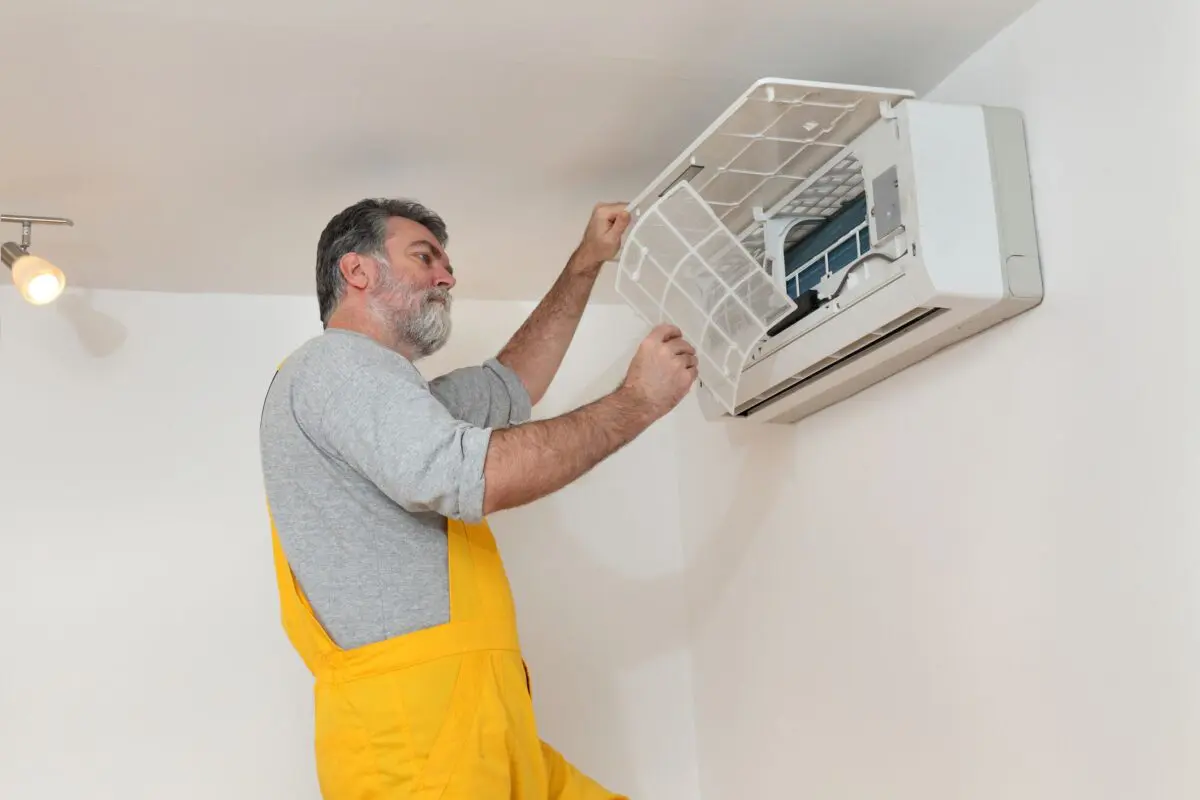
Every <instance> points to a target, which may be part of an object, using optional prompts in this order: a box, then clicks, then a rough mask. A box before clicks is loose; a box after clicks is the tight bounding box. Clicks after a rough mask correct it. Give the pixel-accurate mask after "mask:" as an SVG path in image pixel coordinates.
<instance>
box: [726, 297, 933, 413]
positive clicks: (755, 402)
mask: <svg viewBox="0 0 1200 800" xmlns="http://www.w3.org/2000/svg"><path fill="white" fill-rule="evenodd" d="M944 311H946V309H944V308H923V307H922V308H914V309H912V310H911V311H909V312H907V313H905V314H902V315H900V316H899V317H897V318H896V319H894V320H892V321H891V322H888V323H887V324H885V325H881V326H879V327H878V328H876V329H875V330H873V331H871V332H870V333H869V334H867V335H866V336H864V337H862V338H861V339H859V340H857V341H856V342H854V343H853V344H851V345H848V346H847V347H843V348H842V349H841V350H839V351H837V352H836V353H834V354H833V355H832V356H829V357H828V358H825V359H822V360H821V361H818V362H817V363H816V364H813V365H812V366H811V367H809V368H808V369H806V370H804V371H803V372H800V373H798V374H796V375H793V376H792V377H790V378H788V379H787V380H784V381H780V382H779V383H777V384H775V385H774V386H772V387H771V388H770V389H768V390H767V391H765V392H763V393H762V394H759V395H758V396H757V397H754V398H751V400H750V401H749V402H748V403H747V404H746V405H745V406H744V407H742V408H740V409H738V412H737V413H738V416H743V417H744V416H746V415H748V414H750V413H752V412H753V411H754V410H755V409H756V408H758V407H759V406H761V405H763V404H764V403H769V402H771V401H772V400H775V399H778V398H780V397H783V396H785V394H787V393H790V392H794V391H797V390H799V389H800V388H802V387H803V386H805V385H806V384H809V383H811V382H812V381H815V380H816V379H817V378H820V377H823V376H824V375H827V374H828V373H830V372H832V371H834V370H836V369H840V368H842V367H845V366H847V365H849V364H850V363H852V362H853V361H854V360H855V359H857V358H861V357H862V356H865V355H866V354H867V353H870V352H871V351H873V350H875V349H877V348H879V347H882V346H883V345H885V344H887V343H888V342H890V341H893V340H895V339H897V338H899V337H901V336H903V335H904V334H906V333H908V332H910V331H912V330H914V329H916V328H917V327H919V326H920V325H922V324H923V323H926V322H928V321H930V320H932V319H934V318H935V317H937V316H938V315H940V314H941V313H942V312H944Z"/></svg>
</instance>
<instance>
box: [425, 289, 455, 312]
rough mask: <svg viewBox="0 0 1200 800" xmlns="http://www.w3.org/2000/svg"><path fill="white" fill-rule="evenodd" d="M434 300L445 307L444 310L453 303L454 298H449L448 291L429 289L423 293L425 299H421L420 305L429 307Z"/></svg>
mask: <svg viewBox="0 0 1200 800" xmlns="http://www.w3.org/2000/svg"><path fill="white" fill-rule="evenodd" d="M435 300H440V301H441V302H442V304H443V305H445V306H446V308H449V307H450V304H451V303H452V302H453V301H454V298H453V297H451V296H450V290H449V289H444V288H438V289H429V290H427V291H426V292H425V297H423V298H422V300H421V304H422V305H429V304H430V303H432V302H433V301H435Z"/></svg>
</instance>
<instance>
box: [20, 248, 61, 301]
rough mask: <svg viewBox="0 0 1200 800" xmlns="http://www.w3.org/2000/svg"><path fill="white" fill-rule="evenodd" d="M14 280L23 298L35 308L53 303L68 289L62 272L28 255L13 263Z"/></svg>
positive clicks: (48, 263)
mask: <svg viewBox="0 0 1200 800" xmlns="http://www.w3.org/2000/svg"><path fill="white" fill-rule="evenodd" d="M12 278H13V283H15V284H16V285H17V289H18V290H19V291H20V292H21V296H22V297H24V298H25V300H26V301H27V302H29V303H32V304H33V305H35V306H44V305H46V304H47V303H53V302H54V301H55V300H57V299H58V296H59V295H60V294H62V293H63V289H65V288H66V287H67V279H66V276H64V275H63V274H62V270H60V269H59V268H58V267H56V266H54V265H53V264H51V263H50V262H49V261H47V260H46V259H44V258H38V257H37V256H30V255H26V256H22V257H21V258H18V259H17V260H16V261H15V262H13V265H12Z"/></svg>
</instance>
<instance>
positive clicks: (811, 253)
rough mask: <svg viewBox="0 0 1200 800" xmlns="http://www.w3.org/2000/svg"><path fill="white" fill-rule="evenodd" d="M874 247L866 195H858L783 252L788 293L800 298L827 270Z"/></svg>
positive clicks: (841, 264)
mask: <svg viewBox="0 0 1200 800" xmlns="http://www.w3.org/2000/svg"><path fill="white" fill-rule="evenodd" d="M870 249H871V232H870V230H869V225H868V224H867V196H866V195H865V194H862V195H859V197H858V199H856V200H853V201H851V202H849V203H847V204H846V205H845V206H843V207H842V208H841V209H839V210H838V212H837V213H836V214H834V215H833V216H831V217H830V218H829V219H828V220H826V221H825V222H823V223H821V227H819V228H817V230H815V231H813V232H812V233H810V234H809V235H808V236H806V237H805V238H804V239H802V240H801V241H799V242H797V243H796V244H795V245H794V246H793V247H792V248H791V249H790V250H788V251H787V252H786V253H784V274H785V275H786V276H787V293H788V294H789V295H790V296H791V298H792V299H793V300H799V299H800V297H801V295H803V294H804V293H805V292H808V291H811V290H813V289H815V288H816V286H817V283H819V282H820V280H821V278H823V277H824V276H825V274H826V273H827V272H836V271H837V270H839V269H841V268H842V267H844V266H846V265H847V264H850V263H851V262H853V261H854V260H855V259H857V258H859V257H860V256H863V255H865V254H866V253H867V252H868V251H869V250H870Z"/></svg>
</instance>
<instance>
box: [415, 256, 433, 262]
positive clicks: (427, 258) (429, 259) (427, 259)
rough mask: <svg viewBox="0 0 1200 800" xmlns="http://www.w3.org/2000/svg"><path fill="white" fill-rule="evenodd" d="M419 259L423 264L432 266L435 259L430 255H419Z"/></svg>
mask: <svg viewBox="0 0 1200 800" xmlns="http://www.w3.org/2000/svg"><path fill="white" fill-rule="evenodd" d="M417 258H419V259H421V263H422V264H432V263H433V258H432V257H431V256H430V255H429V253H417Z"/></svg>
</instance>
